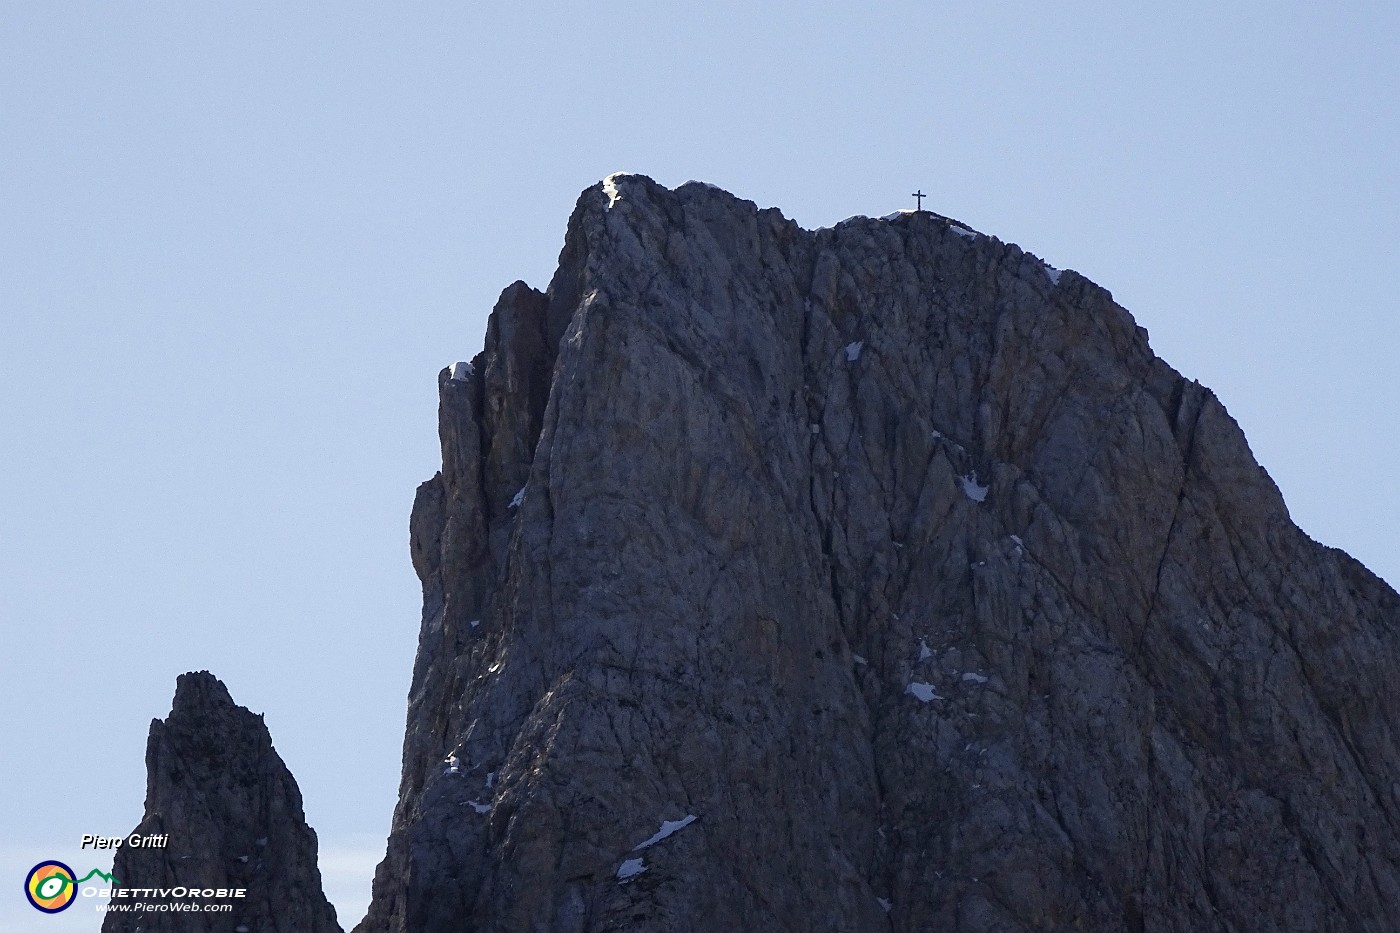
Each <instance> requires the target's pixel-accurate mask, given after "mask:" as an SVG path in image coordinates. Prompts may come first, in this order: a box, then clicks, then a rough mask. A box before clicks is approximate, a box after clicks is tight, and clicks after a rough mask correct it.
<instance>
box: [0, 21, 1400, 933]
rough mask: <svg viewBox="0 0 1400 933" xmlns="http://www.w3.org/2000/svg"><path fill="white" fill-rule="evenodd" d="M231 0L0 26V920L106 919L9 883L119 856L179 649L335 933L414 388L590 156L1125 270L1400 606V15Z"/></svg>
mask: <svg viewBox="0 0 1400 933" xmlns="http://www.w3.org/2000/svg"><path fill="white" fill-rule="evenodd" d="M262 6H264V7H267V8H268V9H264V10H262V11H257V10H252V9H249V5H248V4H234V3H224V4H214V3H205V2H182V3H179V4H173V3H156V2H149V0H143V2H134V0H128V2H122V3H111V2H103V3H94V2H65V3H55V2H52V0H33V2H29V0H4V2H0V372H3V374H4V377H5V385H4V389H3V391H0V429H3V433H0V475H2V476H3V477H4V481H3V483H2V484H0V529H2V531H0V561H2V562H3V568H4V569H3V572H0V632H3V633H4V643H3V646H4V650H3V653H0V665H3V667H2V668H0V702H2V703H3V709H4V711H5V713H4V716H3V718H0V742H2V743H3V747H4V748H5V749H7V753H6V754H5V755H4V756H3V758H4V761H3V763H2V764H0V802H2V803H0V817H2V818H3V823H0V927H3V928H5V929H36V930H37V929H40V928H41V926H40V922H39V920H40V919H42V928H43V929H75V930H78V929H87V930H96V929H97V926H98V923H99V916H98V915H97V914H96V912H95V911H93V910H91V909H90V908H88V907H86V906H80V907H77V908H74V909H71V910H69V911H68V912H67V913H65V914H63V915H61V916H60V917H56V918H39V915H38V914H37V913H34V912H33V911H32V910H31V909H30V908H28V907H27V906H26V905H24V904H23V902H22V901H21V900H20V898H19V894H18V892H19V883H20V881H21V880H22V877H23V874H24V872H25V871H27V870H28V868H29V867H30V866H31V865H32V864H34V863H35V862H37V861H40V860H41V859H43V858H48V857H58V858H63V859H64V860H65V861H68V862H69V863H70V864H72V865H73V866H74V867H75V868H77V869H79V870H80V871H86V870H87V868H88V867H90V866H89V863H92V864H93V865H96V864H105V862H104V861H100V860H94V859H92V858H91V856H89V855H85V854H81V853H79V852H78V851H77V842H78V837H79V836H80V835H81V834H82V833H85V832H97V833H103V834H110V835H115V834H121V833H125V832H128V831H129V830H130V829H131V827H132V826H133V825H134V824H135V823H136V821H137V820H138V819H139V817H140V815H141V804H142V797H143V792H144V780H145V778H144V767H143V762H142V755H143V751H144V743H145V735H146V729H147V725H148V722H149V720H150V719H151V718H152V717H155V716H163V715H165V713H166V712H167V711H168V709H169V702H170V697H171V694H172V692H173V689H174V683H175V676H176V675H177V674H178V673H180V672H181V671H185V670H188V669H199V668H208V669H210V670H212V671H214V672H215V673H216V674H218V675H219V676H220V677H221V678H223V679H224V680H225V682H226V683H227V684H228V686H229V689H230V690H231V691H232V693H233V696H234V698H235V699H236V700H238V701H239V702H240V703H243V704H244V705H247V706H249V707H251V708H252V709H254V710H256V711H260V712H264V713H266V716H267V723H268V726H269V728H270V729H271V731H272V734H273V738H274V740H275V742H276V744H277V748H278V750H279V751H280V752H281V754H282V756H283V757H284V759H286V761H287V763H288V764H289V765H290V766H291V768H292V770H293V772H294V773H295V775H296V777H297V779H298V781H299V782H300V784H301V787H302V791H303V794H304V795H305V797H306V810H307V814H308V816H309V818H310V820H311V822H312V824H313V825H314V826H315V828H316V829H317V831H318V832H319V833H320V837H321V845H322V852H323V853H324V854H325V860H324V863H323V868H324V869H325V871H326V874H327V881H328V888H329V890H330V894H331V896H332V898H333V899H334V900H335V901H336V903H337V905H338V906H339V907H340V908H341V913H342V920H345V921H347V926H348V925H349V924H350V923H353V922H354V921H355V920H357V919H358V917H359V914H360V912H361V911H362V910H363V906H364V904H365V902H366V901H367V898H368V893H369V872H370V868H371V867H372V865H373V863H374V861H375V860H377V858H378V857H379V855H380V854H381V852H382V846H383V835H384V833H385V831H386V829H387V826H388V821H389V817H390V811H391V809H392V807H393V803H394V794H395V790H396V786H397V782H398V757H399V748H400V742H401V738H402V726H403V715H404V696H405V692H406V690H407V687H408V680H409V674H410V666H411V662H412V657H413V651H414V648H415V639H416V633H417V626H418V589H417V581H416V580H415V578H414V576H413V572H412V570H411V568H410V566H409V561H408V553H407V545H406V537H407V532H406V528H407V517H408V509H409V505H410V503H411V502H412V497H413V490H414V487H415V486H416V485H417V483H419V482H420V481H422V480H423V479H426V478H427V477H429V476H431V475H432V473H433V471H434V469H436V467H437V463H438V453H437V435H436V389H435V379H436V374H437V371H438V369H439V368H440V367H441V366H443V365H444V364H446V363H450V362H452V361H453V360H457V359H465V358H469V357H470V356H471V355H472V354H473V353H475V352H476V351H477V350H478V349H479V348H480V346H481V341H482V336H483V331H484V323H485V313H486V312H487V311H488V310H489V308H490V306H491V304H492V303H493V301H494V299H495V297H496V294H497V293H498V292H499V291H500V289H501V288H503V287H504V286H505V285H507V284H509V283H510V282H511V281H513V280H515V279H517V278H524V279H526V280H527V281H529V282H531V283H532V284H534V285H536V286H539V287H543V286H544V285H545V284H546V283H547V282H548V279H549V275H550V274H551V272H552V271H553V266H554V260H555V257H556V256H557V254H558V250H559V247H560V245H561V243H562V237H563V232H564V224H565V221H566V220H567V218H568V215H569V212H570V210H571V209H572V206H573V202H574V199H575V198H576V197H577V195H578V193H579V191H580V190H581V189H582V188H584V187H585V186H587V185H589V184H591V183H593V182H595V181H597V180H598V179H599V178H601V177H602V176H603V175H605V174H607V173H609V172H611V171H614V170H618V169H626V170H632V171H639V172H644V173H647V174H649V175H652V176H653V177H654V178H656V179H657V180H658V181H660V182H662V183H663V184H667V185H672V186H674V185H676V184H679V183H680V182H682V181H684V180H686V179H690V178H697V179H702V180H706V181H711V182H714V183H716V184H719V185H721V186H723V187H726V188H728V189H730V190H732V191H734V192H735V193H737V194H739V195H741V196H743V197H746V198H749V199H752V200H754V201H757V202H758V203H759V204H760V205H761V206H777V207H780V208H781V209H782V210H783V211H784V212H785V213H787V214H788V216H790V217H794V218H795V219H796V220H798V221H799V222H801V223H802V224H804V225H806V226H822V225H830V224H832V223H834V222H836V221H839V220H841V219H843V218H845V217H847V216H849V215H852V214H877V215H878V214H884V213H887V212H889V211H891V210H894V209H896V208H900V207H906V206H912V202H911V199H910V198H909V197H908V196H907V195H908V193H909V192H911V191H913V190H914V189H915V188H916V187H922V189H923V190H924V191H925V192H928V193H929V194H930V195H931V198H930V200H929V201H927V202H925V203H926V206H928V207H931V208H932V209H934V210H936V211H939V212H941V213H945V214H949V215H953V216H956V217H959V218H961V219H962V220H964V221H966V222H967V223H969V224H971V225H973V226H975V227H977V228H978V229H980V230H983V231H985V232H988V233H993V234H996V235H997V236H999V237H1001V238H1002V239H1004V240H1010V241H1014V242H1017V243H1019V244H1021V245H1022V246H1023V247H1025V248H1027V249H1029V250H1031V251H1033V252H1035V253H1036V254H1038V255H1040V256H1042V257H1044V258H1045V259H1046V260H1047V261H1049V262H1051V263H1053V264H1054V265H1056V266H1060V267H1067V268H1073V269H1076V270H1079V271H1080V272H1082V273H1084V274H1085V275H1087V276H1089V277H1090V278H1092V279H1094V280H1095V281H1097V282H1099V283H1100V284H1101V285H1104V286H1105V287H1107V288H1109V289H1110V290H1112V291H1113V293H1114V295H1115V296H1116V297H1117V298H1118V300H1119V301H1120V302H1122V303H1123V304H1124V305H1125V306H1126V307H1128V308H1129V310H1131V311H1132V312H1133V314H1134V315H1135V316H1136V318H1137V320H1138V322H1139V323H1140V324H1142V325H1143V326H1144V327H1146V328H1148V330H1149V331H1150V332H1151V334H1152V343H1153V347H1154V348H1155V349H1156V351H1157V352H1158V354H1159V355H1161V356H1163V357H1164V358H1165V359H1167V361H1168V362H1170V363H1172V364H1173V365H1174V366H1176V367H1177V369H1179V370H1181V371H1182V372H1183V373H1185V374H1186V375H1188V376H1191V377H1194V378H1196V379H1199V380H1200V381H1202V382H1204V383H1206V384H1207V385H1209V386H1211V387H1212V388H1214V389H1215V390H1216V392H1217V394H1218V395H1219V396H1220V398H1221V399H1222V400H1223V401H1224V403H1225V404H1226V406H1227V407H1228V408H1229V410H1230V411H1231V413H1232V414H1233V415H1234V416H1235V417H1236V418H1237V419H1238V420H1239V421H1240V423H1241V424H1242V425H1243V427H1244V429H1245V432H1246V434H1247V435H1248V437H1249V439H1250V442H1251V444H1252V445H1253V448H1254V451H1255V453H1256V455H1257V456H1258V457H1259V459H1260V460H1261V462H1262V463H1263V464H1264V465H1265V466H1266V467H1267V468H1268V470H1269V472H1270V473H1271V474H1272V475H1273V476H1274V478H1275V480H1276V481H1277V482H1278V483H1279V485H1280V486H1281V487H1282V489H1283V492H1284V495H1285V497H1286V498H1287V499H1288V502H1289V504H1290V507H1291V508H1292V511H1293V515H1294V518H1295V520H1296V521H1297V522H1298V523H1299V524H1300V525H1301V526H1302V527H1303V528H1304V530H1306V531H1307V532H1309V533H1310V534H1312V535H1313V536H1314V537H1316V538H1318V539H1319V540H1321V541H1324V542H1325V543H1328V544H1332V545H1336V546H1338V547H1342V548H1344V549H1346V550H1348V551H1350V552H1351V553H1352V554H1353V555H1355V556H1356V557H1358V558H1359V559H1361V560H1362V561H1363V562H1364V563H1366V564H1367V565H1368V566H1369V567H1371V569H1372V570H1374V571H1376V572H1377V573H1379V574H1380V575H1381V576H1383V577H1385V578H1386V579H1388V580H1390V581H1391V582H1392V583H1395V582H1397V581H1400V556H1397V554H1396V550H1395V548H1394V547H1393V545H1392V544H1391V541H1390V539H1391V536H1392V535H1393V527H1392V526H1393V525H1394V523H1395V518H1396V516H1397V514H1400V480H1397V472H1396V470H1395V469H1394V468H1393V465H1394V463H1395V461H1396V459H1397V456H1400V441H1398V440H1397V432H1396V429H1395V419H1394V412H1395V410H1396V407H1397V403H1398V402H1400V389H1397V387H1396V380H1395V378H1394V368H1395V367H1394V361H1395V360H1396V359H1397V358H1400V324H1397V312H1400V307H1397V304H1400V302H1398V301H1397V297H1396V294H1397V292H1396V283H1395V276H1396V270H1397V268H1400V263H1398V262H1397V260H1400V203H1398V202H1400V197H1398V195H1400V183H1397V174H1400V173H1397V171H1396V168H1397V166H1396V161H1397V159H1396V156H1397V150H1398V149H1400V116H1398V115H1397V106H1400V104H1397V102H1400V65H1397V62H1398V61H1400V56H1397V55H1396V49H1397V48H1400V6H1396V5H1395V4H1393V3H1359V4H1348V5H1345V6H1343V5H1337V4H1329V5H1322V4H1299V3H1249V4H1219V3H1192V4H1153V5H1146V4H1137V5H1133V6H1134V7H1135V9H1128V5H1125V4H1121V3H1101V4H1072V5H1068V6H1066V7H1064V8H1063V9H1062V11H1061V12H1058V13H1056V12H1051V10H1050V8H1049V6H1047V5H1046V4H1041V3H998V4H974V3H958V4H946V5H945V4H933V3H884V4H879V3H876V4H864V5H856V4H849V3H842V4H834V3H833V4H799V3H769V4H766V5H763V6H762V8H761V9H757V10H756V9H754V8H753V5H752V4H749V3H729V2H727V3H710V4H704V5H701V4H670V5H668V4H658V3H656V2H649V3H634V4H623V3H606V2H604V3H594V4H578V3H571V4H564V3H515V4H492V5H490V6H484V5H479V4H458V3H453V4H448V3H416V4H387V3H385V4H365V3H346V2H336V3H328V2H327V3H319V4H300V5H298V6H299V7H300V9H299V10H295V11H294V10H287V9H282V7H283V6H284V5H283V4H265V5H262ZM857 7H859V8H857ZM1222 7H1224V8H1222ZM79 863H81V864H79ZM6 879H8V880H6Z"/></svg>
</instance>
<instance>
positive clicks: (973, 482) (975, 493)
mask: <svg viewBox="0 0 1400 933" xmlns="http://www.w3.org/2000/svg"><path fill="white" fill-rule="evenodd" d="M960 479H961V480H962V491H963V494H964V495H966V496H967V497H968V498H969V499H971V500H972V501H973V502H985V501H986V500H987V488H988V487H986V486H981V485H978V483H977V474H976V473H969V474H967V475H966V476H963V477H960Z"/></svg>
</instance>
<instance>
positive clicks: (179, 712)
mask: <svg viewBox="0 0 1400 933" xmlns="http://www.w3.org/2000/svg"><path fill="white" fill-rule="evenodd" d="M146 770H147V779H146V780H147V783H146V814H145V816H144V817H143V818H142V820H141V822H140V824H139V825H138V826H137V827H136V829H135V830H134V833H136V834H139V835H141V836H143V837H145V836H164V837H165V843H166V844H165V845H164V846H163V847H161V848H132V847H130V846H122V847H121V848H120V849H118V850H117V854H116V858H115V860H114V863H113V866H112V875H113V876H114V877H115V878H116V879H117V880H118V881H120V882H121V887H124V888H127V889H142V891H144V892H145V893H140V896H137V897H117V898H113V899H112V901H111V904H112V905H113V907H112V912H109V913H108V914H107V917H106V920H105V921H104V922H103V924H102V930H103V933H250V931H274V933H340V926H339V924H337V923H336V919H335V908H333V907H332V906H331V905H330V903H329V902H328V901H327V900H326V898H325V895H324V894H323V893H322V892H321V874H320V872H319V871H318V870H317V868H316V833H315V832H314V831H312V829H311V827H309V826H307V825H306V819H305V817H304V815H303V814H302V809H301V793H300V792H299V791H298V790H297V785H296V781H294V780H293V779H292V776H291V774H290V773H289V772H288V771H287V768H286V765H284V764H283V763H282V759H281V758H280V757H279V756H278V755H277V752H276V750H275V749H273V747H272V738H271V736H269V735H268V731H267V726H266V725H264V724H263V718H262V716H259V715H255V714H254V713H250V712H249V711H248V710H246V709H244V708H243V707H241V706H238V705H236V704H235V703H234V702H233V700H232V698H231V697H230V696H229V693H228V690H227V689H226V688H225V687H224V685H223V684H222V683H221V682H220V681H219V680H218V679H217V678H215V677H214V676H213V675H212V674H210V673H208V672H206V671H201V672H199V673H193V674H182V675H180V678H179V680H178V682H177V685H176V688H175V701H174V703H173V704H172V706H171V710H170V715H169V716H168V717H167V718H166V719H165V720H164V721H161V720H158V719H157V720H153V721H152V722H151V733H150V739H149V740H148V742H147V744H146ZM179 889H184V890H185V891H186V892H187V891H188V890H189V889H197V890H198V891H213V892H214V896H204V895H200V894H196V895H190V894H188V893H186V894H185V895H184V896H175V894H174V892H177V891H178V890H179ZM237 889H243V891H244V892H245V894H244V896H242V897H234V896H220V895H219V892H221V891H225V892H228V891H234V890H237ZM161 892H165V893H161ZM223 904H228V905H231V906H232V909H231V910H228V911H219V912H210V911H205V910H203V909H202V908H203V907H204V906H205V905H223ZM123 908H124V909H123ZM179 908H185V909H179Z"/></svg>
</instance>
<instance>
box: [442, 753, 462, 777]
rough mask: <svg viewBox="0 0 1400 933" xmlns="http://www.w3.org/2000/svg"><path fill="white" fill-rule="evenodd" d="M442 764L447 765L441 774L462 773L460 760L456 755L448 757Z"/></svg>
mask: <svg viewBox="0 0 1400 933" xmlns="http://www.w3.org/2000/svg"><path fill="white" fill-rule="evenodd" d="M442 763H443V764H445V765H447V767H446V768H444V769H443V771H442V773H443V774H461V773H462V759H460V758H458V757H457V756H456V755H448V756H447V757H446V758H444V759H443V760H442Z"/></svg>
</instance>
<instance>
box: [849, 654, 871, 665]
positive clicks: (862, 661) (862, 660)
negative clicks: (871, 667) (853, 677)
mask: <svg viewBox="0 0 1400 933" xmlns="http://www.w3.org/2000/svg"><path fill="white" fill-rule="evenodd" d="M851 660H852V661H855V662H856V663H857V664H869V663H870V662H869V661H867V660H865V658H862V657H861V656H860V655H858V654H852V655H851Z"/></svg>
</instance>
